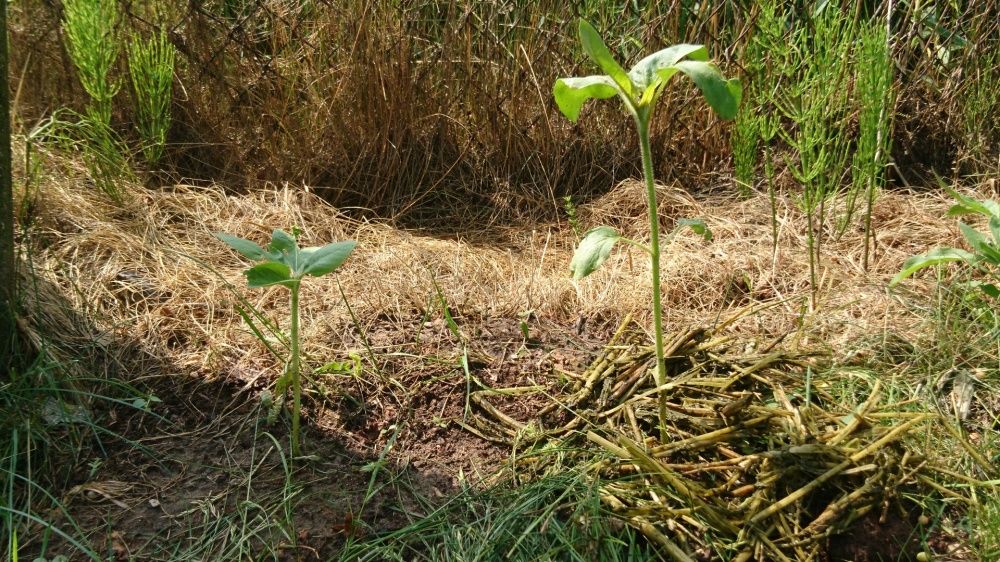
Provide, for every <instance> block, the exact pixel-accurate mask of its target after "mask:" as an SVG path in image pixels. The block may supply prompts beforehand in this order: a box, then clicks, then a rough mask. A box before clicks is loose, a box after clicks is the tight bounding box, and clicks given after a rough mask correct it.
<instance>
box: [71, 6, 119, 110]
mask: <svg viewBox="0 0 1000 562" xmlns="http://www.w3.org/2000/svg"><path fill="white" fill-rule="evenodd" d="M64 8H65V11H64V18H65V19H64V20H63V29H64V30H65V32H66V38H67V39H68V41H67V49H68V51H69V56H70V59H71V60H72V61H73V65H74V66H75V67H76V71H77V74H78V75H79V77H80V82H81V83H82V84H83V89H84V90H86V92H87V94H88V95H89V96H90V99H91V102H92V104H91V107H90V108H89V110H88V114H89V116H90V117H91V118H92V119H93V120H94V121H96V122H97V123H99V124H103V125H105V126H108V125H110V123H111V99H112V98H113V97H114V96H115V94H116V93H118V83H117V82H116V81H114V80H113V79H111V77H110V76H109V75H110V71H111V67H112V66H113V65H114V63H115V59H117V58H118V51H119V50H120V48H121V45H120V44H119V40H118V36H117V34H116V27H117V25H118V3H117V2H116V1H115V0H66V2H64Z"/></svg>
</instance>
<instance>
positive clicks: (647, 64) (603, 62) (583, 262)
mask: <svg viewBox="0 0 1000 562" xmlns="http://www.w3.org/2000/svg"><path fill="white" fill-rule="evenodd" d="M580 42H581V43H582V45H583V50H584V51H585V52H586V53H587V55H588V56H589V57H590V58H591V59H593V61H594V62H596V63H597V65H598V66H600V68H601V70H603V71H604V72H606V73H607V74H604V75H599V76H583V77H576V78H560V79H559V80H556V84H555V87H554V88H553V91H552V93H553V95H554V96H555V99H556V105H558V106H559V110H560V111H561V112H562V113H563V115H565V116H566V117H567V118H568V119H569V120H570V121H573V122H576V120H577V119H578V118H579V117H580V110H581V109H582V108H583V105H584V104H585V103H586V102H587V101H589V100H591V99H607V98H612V97H615V96H618V97H619V98H621V100H622V102H623V103H624V104H625V107H626V109H628V111H629V113H631V114H633V115H635V116H637V117H638V118H640V119H645V120H648V119H649V118H650V112H651V108H652V107H653V105H655V104H656V101H657V99H658V98H659V96H660V94H661V93H662V92H663V88H664V87H665V86H666V84H667V82H668V81H669V80H670V79H671V78H672V77H673V76H674V75H675V74H677V73H678V72H680V73H682V74H684V75H686V76H688V77H689V78H691V80H693V81H694V83H695V85H696V86H698V88H699V89H700V90H701V93H702V95H704V97H705V100H706V101H707V102H708V104H709V105H710V106H711V107H712V109H714V110H715V112H716V113H718V114H719V116H720V117H722V118H723V119H732V118H734V117H735V116H736V112H737V110H738V109H739V105H740V100H741V98H742V96H743V89H742V86H741V85H740V82H739V80H736V79H732V80H726V79H725V77H723V76H722V73H721V72H720V71H719V69H718V67H716V66H715V65H714V64H712V63H711V62H708V50H707V49H705V47H704V46H702V45H689V44H681V45H674V46H672V47H667V48H666V49H663V50H660V51H657V52H655V53H653V54H652V55H649V56H647V57H645V58H644V59H642V60H640V61H639V62H638V63H636V65H635V66H633V67H632V69H631V70H629V71H628V72H625V69H623V68H622V67H621V66H620V65H619V64H618V62H617V61H615V58H614V56H612V54H611V51H610V50H608V47H607V46H606V45H605V44H604V41H602V40H601V36H600V34H598V33H597V30H596V29H594V27H593V26H592V25H590V24H589V23H587V22H586V21H583V20H581V21H580ZM647 124H648V121H647ZM685 227H687V228H690V229H692V230H693V231H694V232H695V233H697V234H700V235H702V236H704V237H705V238H706V239H711V236H712V233H711V231H709V230H708V227H707V226H706V225H705V223H704V221H701V220H698V219H682V220H680V221H678V222H677V228H678V229H680V228H685ZM619 240H622V236H621V235H620V234H618V232H617V231H615V229H613V228H611V227H609V226H599V227H597V228H593V229H591V230H589V231H588V232H587V233H586V234H585V235H584V237H583V239H582V240H581V241H580V245H579V246H578V247H577V249H576V252H575V253H574V255H573V260H572V261H571V262H570V271H571V272H572V274H573V278H574V279H581V278H583V277H586V276H587V275H590V274H591V273H593V272H594V271H595V270H596V269H597V268H598V267H600V265H601V264H602V263H604V261H605V260H606V259H607V258H608V256H609V255H610V254H611V250H612V248H613V247H614V245H615V243H617V242H618V241H619Z"/></svg>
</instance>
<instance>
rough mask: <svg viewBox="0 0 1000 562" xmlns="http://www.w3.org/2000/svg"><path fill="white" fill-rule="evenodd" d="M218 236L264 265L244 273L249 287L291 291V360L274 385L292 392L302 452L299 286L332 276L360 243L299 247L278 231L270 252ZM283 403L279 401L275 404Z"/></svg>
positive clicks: (279, 391)
mask: <svg viewBox="0 0 1000 562" xmlns="http://www.w3.org/2000/svg"><path fill="white" fill-rule="evenodd" d="M215 237H216V238H218V239H219V240H221V241H222V242H224V243H226V244H227V245H228V246H229V247H230V248H232V249H234V250H236V251H237V252H239V253H240V254H242V255H243V256H245V257H247V258H249V259H250V260H252V261H255V262H261V263H258V264H257V265H255V266H253V267H251V268H249V269H247V270H246V271H244V274H245V275H246V277H247V285H248V286H249V287H250V288H262V287H271V286H274V285H280V286H282V287H287V288H288V289H289V291H290V292H291V316H292V318H291V330H290V334H289V343H290V346H291V347H290V350H289V360H288V365H287V367H286V368H285V371H284V373H282V375H281V376H280V377H279V378H278V380H277V382H276V383H275V394H276V395H278V396H279V397H281V396H283V395H284V393H285V390H286V389H287V388H288V387H291V389H292V454H293V455H298V454H299V452H300V447H299V443H300V436H301V433H300V430H299V416H300V410H301V406H302V382H301V376H300V375H301V361H302V358H301V354H300V347H299V285H300V284H301V282H302V279H303V278H304V277H306V276H307V275H311V276H313V277H321V276H323V275H326V274H328V273H332V272H333V271H335V270H336V269H337V268H338V267H340V265H341V264H343V263H344V261H346V260H347V258H348V256H350V255H351V252H353V251H354V248H355V246H357V242H355V241H353V240H347V241H344V242H334V243H332V244H327V245H325V246H317V247H310V248H301V249H300V248H299V245H298V241H297V240H296V239H295V237H294V236H292V235H291V234H288V233H287V232H285V231H284V230H281V229H275V230H274V232H273V233H272V234H271V243H270V244H269V245H268V247H267V249H266V250H265V249H264V248H262V247H260V246H259V245H257V243H256V242H252V241H250V240H246V239H244V238H239V237H237V236H233V235H231V234H226V233H223V232H217V233H216V234H215ZM275 403H276V404H280V403H279V402H277V401H276V402H275Z"/></svg>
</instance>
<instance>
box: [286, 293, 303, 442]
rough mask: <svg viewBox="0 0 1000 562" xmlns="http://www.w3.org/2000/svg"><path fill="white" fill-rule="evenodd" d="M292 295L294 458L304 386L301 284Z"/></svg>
mask: <svg viewBox="0 0 1000 562" xmlns="http://www.w3.org/2000/svg"><path fill="white" fill-rule="evenodd" d="M289 288H290V289H291V293H292V299H291V300H292V333H291V346H292V348H291V359H290V361H291V362H290V364H289V367H288V374H289V378H290V379H291V383H292V456H293V457H295V456H298V455H299V408H300V407H301V405H302V384H301V382H300V381H299V369H300V364H299V283H298V282H297V281H296V282H295V283H294V284H293V285H291V286H290V287H289Z"/></svg>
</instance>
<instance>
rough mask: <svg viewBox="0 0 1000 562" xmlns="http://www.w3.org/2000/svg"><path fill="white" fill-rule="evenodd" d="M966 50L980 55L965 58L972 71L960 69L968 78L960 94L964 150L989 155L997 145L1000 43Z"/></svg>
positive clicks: (999, 41)
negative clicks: (973, 50) (977, 51)
mask: <svg viewBox="0 0 1000 562" xmlns="http://www.w3.org/2000/svg"><path fill="white" fill-rule="evenodd" d="M967 48H975V49H977V50H979V53H978V55H977V56H970V57H967V58H966V59H965V60H966V61H968V65H969V66H970V67H971V68H967V69H963V73H967V74H966V75H967V76H968V79H967V80H966V83H965V84H964V85H963V87H962V90H961V92H960V99H961V105H962V115H961V117H962V126H963V128H964V132H965V143H966V145H967V146H966V148H967V150H968V151H969V153H970V154H983V153H989V149H990V146H991V144H992V143H1000V120H998V119H997V118H996V116H997V114H998V113H1000V87H997V84H1000V40H996V39H994V40H993V41H983V43H982V44H981V45H975V46H971V45H970V46H967ZM994 146H995V145H994ZM994 154H995V153H994Z"/></svg>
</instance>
